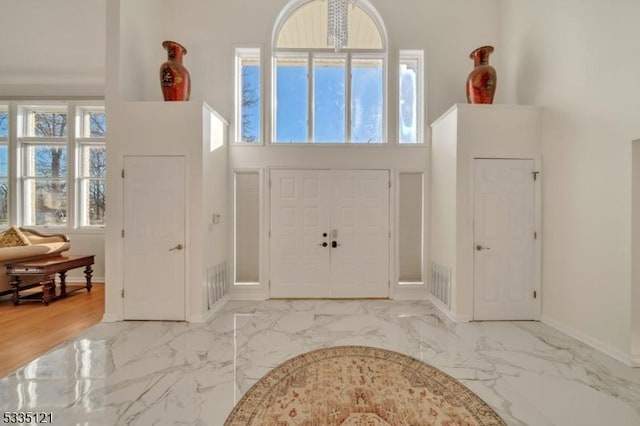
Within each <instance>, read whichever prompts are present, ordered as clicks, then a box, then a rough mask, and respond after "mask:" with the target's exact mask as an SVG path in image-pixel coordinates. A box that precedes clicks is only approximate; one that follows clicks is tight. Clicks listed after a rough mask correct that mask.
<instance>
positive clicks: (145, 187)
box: [123, 156, 185, 320]
mask: <svg viewBox="0 0 640 426" xmlns="http://www.w3.org/2000/svg"><path fill="white" fill-rule="evenodd" d="M124 167H125V170H126V175H125V179H124V231H125V234H124V236H125V238H124V240H123V259H124V290H125V294H124V295H125V297H124V319H127V320H136V319H137V320H184V319H185V256H184V250H183V249H176V250H170V249H171V248H173V247H175V246H176V245H178V244H181V245H182V246H183V247H184V244H185V164H184V158H183V157H138V156H131V157H125V158H124Z"/></svg>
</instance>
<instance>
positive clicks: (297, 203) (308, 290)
mask: <svg viewBox="0 0 640 426" xmlns="http://www.w3.org/2000/svg"><path fill="white" fill-rule="evenodd" d="M327 173H328V172H327V171H323V170H318V171H305V172H300V171H296V170H273V171H272V172H271V265H272V266H271V287H270V296H271V297H328V296H329V287H328V284H329V279H330V278H329V277H330V275H329V270H328V268H327V265H328V264H329V248H328V238H324V237H323V236H322V234H323V233H326V232H328V229H329V213H328V212H329V210H328V209H329V202H330V198H329V195H330V192H329V181H328V179H327ZM323 242H327V247H322V246H321V245H320V244H322V243H323Z"/></svg>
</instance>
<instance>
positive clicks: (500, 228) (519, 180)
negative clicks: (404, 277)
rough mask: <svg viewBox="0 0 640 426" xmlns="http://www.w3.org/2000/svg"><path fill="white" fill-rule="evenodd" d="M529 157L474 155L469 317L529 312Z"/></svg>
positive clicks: (516, 316)
mask: <svg viewBox="0 0 640 426" xmlns="http://www.w3.org/2000/svg"><path fill="white" fill-rule="evenodd" d="M533 170H534V162H533V160H512V159H504V160H503V159H476V160H474V173H475V175H474V236H475V247H474V253H475V258H474V319H476V320H530V319H534V316H535V301H534V293H533V292H534V290H535V279H534V277H535V271H534V264H535V259H534V226H535V224H534V220H535V215H534V197H535V193H534V180H533V176H532V172H533Z"/></svg>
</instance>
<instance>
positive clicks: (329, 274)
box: [270, 170, 389, 298]
mask: <svg viewBox="0 0 640 426" xmlns="http://www.w3.org/2000/svg"><path fill="white" fill-rule="evenodd" d="M270 199H271V227H270V229H271V250H270V253H271V279H270V281H271V286H270V296H271V297H294V298H296V297H300V298H322V297H334V298H339V297H388V295H389V172H388V171H360V170H349V171H330V170H273V171H272V172H271V198H270ZM334 242H335V245H336V246H335V247H333V246H332V245H333V244H332V243H334Z"/></svg>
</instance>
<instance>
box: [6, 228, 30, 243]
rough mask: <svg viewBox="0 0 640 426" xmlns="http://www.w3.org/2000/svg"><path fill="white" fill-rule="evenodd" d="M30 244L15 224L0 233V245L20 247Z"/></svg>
mask: <svg viewBox="0 0 640 426" xmlns="http://www.w3.org/2000/svg"><path fill="white" fill-rule="evenodd" d="M28 245H31V242H30V241H29V239H28V238H27V237H26V236H25V235H24V234H23V233H22V231H20V229H18V228H17V227H15V226H12V227H11V228H9V229H7V230H6V231H4V232H3V233H2V234H0V247H20V246H28Z"/></svg>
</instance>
